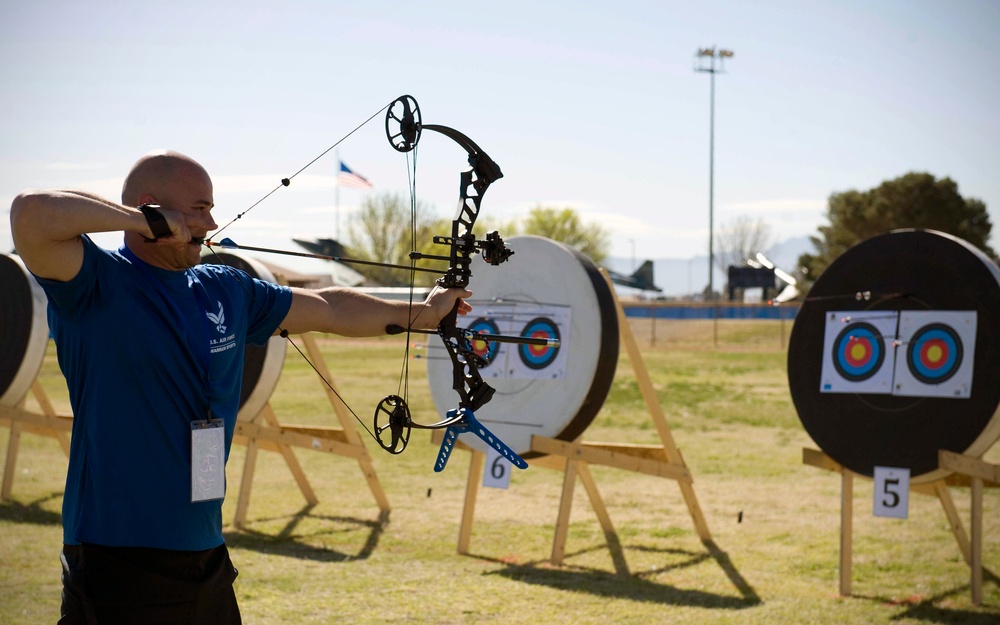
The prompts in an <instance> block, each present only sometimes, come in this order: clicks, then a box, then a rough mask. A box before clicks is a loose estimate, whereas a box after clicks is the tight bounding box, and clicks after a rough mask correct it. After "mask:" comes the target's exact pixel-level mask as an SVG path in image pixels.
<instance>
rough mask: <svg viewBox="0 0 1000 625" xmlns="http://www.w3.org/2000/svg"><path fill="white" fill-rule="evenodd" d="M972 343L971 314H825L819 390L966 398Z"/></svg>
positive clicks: (969, 386)
mask: <svg viewBox="0 0 1000 625" xmlns="http://www.w3.org/2000/svg"><path fill="white" fill-rule="evenodd" d="M975 343H976V312H975V311H953V310H930V311H914V310H904V311H898V312H896V311H831V312H829V313H827V316H826V328H825V336H824V349H823V352H824V359H823V369H822V373H821V378H820V392H821V393H872V394H890V395H899V396H906V397H954V398H964V399H968V398H969V397H971V395H972V374H973V364H972V363H973V360H974V358H975Z"/></svg>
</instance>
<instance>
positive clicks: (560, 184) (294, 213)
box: [0, 0, 1000, 261]
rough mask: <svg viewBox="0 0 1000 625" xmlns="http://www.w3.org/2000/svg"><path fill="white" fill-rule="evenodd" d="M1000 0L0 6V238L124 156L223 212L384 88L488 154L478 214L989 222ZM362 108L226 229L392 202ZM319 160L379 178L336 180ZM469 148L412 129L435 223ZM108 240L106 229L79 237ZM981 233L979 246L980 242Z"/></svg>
mask: <svg viewBox="0 0 1000 625" xmlns="http://www.w3.org/2000/svg"><path fill="white" fill-rule="evenodd" d="M998 30H1000V3H997V2H993V1H990V0H981V1H977V0H954V1H947V2H946V1H943V0H942V1H927V0H906V1H904V0H881V1H879V2H871V1H870V0H863V1H855V0H842V1H840V2H824V1H816V0H803V1H797V2H791V1H789V2H777V1H757V2H736V1H728V0H717V1H715V2H711V3H697V2H690V1H689V2H675V1H673V0H657V1H654V2H645V1H636V0H620V1H618V2H611V3H609V2H591V1H589V0H576V1H574V2H562V1H553V2H539V1H537V0H534V1H521V0H505V1H504V2H440V1H427V2H399V1H396V0H384V1H382V2H377V3H375V2H350V3H348V2H341V1H339V0H316V1H312V0H309V1H297V2H296V1H289V2H273V1H272V2H257V1H256V0H244V1H241V2H238V3H236V2H222V1H216V0H196V1H188V0H172V1H171V2H169V3H156V4H153V3H145V2H125V1H118V2H111V1H88V0H76V1H72V2H71V1H68V0H62V1H51V0H34V1H32V2H14V1H13V0H0V58H2V59H3V62H2V63H0V211H3V212H4V219H3V220H2V221H0V249H3V250H4V251H9V250H10V248H11V247H12V244H11V237H10V226H9V220H8V219H7V217H8V213H9V205H10V202H11V200H12V199H13V198H14V196H15V195H17V193H19V192H20V191H21V190H23V189H25V188H30V187H40V188H75V189H83V190H88V191H92V192H95V193H99V194H101V195H104V196H106V197H109V198H111V199H118V196H119V193H120V189H121V183H122V180H123V177H124V175H125V174H126V172H127V171H128V169H129V167H130V166H131V165H132V163H133V162H134V161H135V160H136V159H137V158H138V157H139V156H141V155H142V154H144V153H146V152H148V151H150V150H153V149H164V148H169V149H174V150H178V151H180V152H183V153H185V154H188V155H190V156H192V157H194V158H195V159H197V160H198V161H199V162H201V163H202V164H203V165H205V167H206V168H207V169H208V170H209V172H210V173H211V175H212V177H213V180H214V182H215V201H216V208H215V212H214V214H215V217H216V220H217V221H219V222H220V224H225V223H227V222H229V221H230V220H231V219H232V218H233V217H235V216H236V215H237V214H238V213H240V212H243V211H245V210H246V209H247V208H249V207H250V206H251V205H253V204H254V202H256V201H257V200H258V199H260V198H261V197H262V196H263V195H264V194H266V193H267V192H268V191H270V190H272V189H274V188H275V186H277V185H278V184H279V181H280V179H281V178H283V177H287V176H289V175H290V174H293V173H295V172H296V171H298V170H299V169H301V168H302V167H303V166H304V165H306V164H307V163H309V162H310V161H311V160H312V159H313V158H315V157H316V156H318V155H319V154H321V153H322V152H323V151H325V150H327V149H328V148H330V147H331V146H332V145H333V144H334V143H336V142H337V141H338V140H340V139H341V138H342V137H344V135H346V134H348V133H349V132H350V131H351V130H352V129H354V128H355V127H356V126H358V125H359V124H360V123H361V122H363V121H365V120H366V119H368V118H369V117H371V116H372V115H374V114H376V113H377V112H378V111H379V110H380V109H381V108H382V107H384V106H386V105H387V104H388V103H389V102H391V101H392V100H394V99H395V98H396V97H398V96H400V95H403V94H409V95H411V96H413V97H414V98H415V99H416V100H417V102H418V103H419V105H420V108H421V113H422V118H423V121H424V123H427V124H441V125H445V126H451V127H453V128H455V129H457V130H459V131H461V132H463V133H465V134H466V135H468V136H469V137H470V138H472V139H473V140H474V141H475V142H476V143H478V144H479V145H480V146H481V147H482V148H483V150H485V151H486V152H487V153H488V154H489V155H490V156H491V157H492V158H493V159H494V160H495V161H496V162H497V163H498V164H499V165H500V167H501V169H502V170H503V172H504V178H503V179H501V180H499V181H497V182H496V183H494V184H493V185H492V186H491V187H490V189H489V191H488V193H487V194H486V196H485V197H484V199H483V203H482V212H481V218H482V219H487V218H493V219H497V220H508V219H511V218H514V217H518V216H521V215H525V214H526V213H527V212H528V211H529V210H530V209H531V208H532V207H534V206H538V205H542V206H547V207H556V208H563V207H571V208H573V209H575V210H576V211H577V212H578V213H579V214H580V215H581V217H583V219H584V220H585V221H587V222H594V221H596V222H598V223H600V224H602V225H604V226H605V228H607V229H608V231H609V232H610V233H611V241H612V244H611V255H612V256H616V257H619V258H633V259H635V258H638V259H640V261H641V259H644V258H654V259H656V258H691V257H694V256H699V255H705V254H707V251H708V239H709V161H710V159H709V144H710V140H709V119H710V109H711V106H710V83H711V75H710V74H708V73H701V72H697V71H695V67H696V65H697V63H696V59H695V53H696V52H697V50H698V49H699V48H705V47H711V46H716V47H717V48H718V49H728V50H732V51H733V53H734V56H733V57H732V58H729V59H727V60H726V64H725V71H724V73H719V74H716V75H715V141H714V204H713V206H714V208H713V217H714V228H715V230H716V232H717V231H718V230H719V229H720V228H724V227H725V226H726V225H727V224H729V223H732V222H733V220H735V219H736V218H738V217H741V216H749V217H752V218H759V219H761V220H763V221H764V222H765V223H767V224H768V225H769V226H770V228H771V231H772V234H773V236H774V238H775V240H776V241H781V240H784V239H788V238H793V237H801V236H806V235H810V234H815V233H816V228H817V227H818V226H820V225H822V224H825V223H826V220H825V218H824V215H825V211H826V207H827V200H828V198H829V196H830V195H831V194H832V193H836V192H842V191H847V190H851V189H857V190H867V189H870V188H873V187H875V186H877V185H878V184H880V183H881V182H883V181H885V180H889V179H893V178H896V177H898V176H901V175H903V174H905V173H907V172H910V171H923V172H929V173H931V174H933V175H935V176H937V177H939V178H941V177H945V176H947V177H950V178H952V179H953V180H954V181H955V182H956V183H957V184H958V187H959V192H960V193H961V194H962V195H963V196H964V197H967V198H969V197H972V198H978V199H980V200H982V201H984V202H985V203H986V205H987V208H988V211H989V214H990V218H991V221H992V222H993V223H994V224H995V225H996V226H997V227H996V231H998V232H1000V175H998V172H1000V104H998V103H1000V80H998V78H1000V38H998V37H997V36H996V33H997V31H998ZM383 119H384V115H382V114H379V115H377V116H376V117H375V118H374V119H373V120H372V121H371V122H369V123H368V124H366V125H364V126H362V127H361V129H360V130H358V131H357V132H355V133H354V134H353V135H351V136H350V137H349V138H347V139H346V140H344V141H343V142H342V143H340V145H339V146H338V147H337V148H336V149H335V150H333V151H331V152H329V153H328V154H327V155H326V156H325V157H323V158H321V159H320V160H318V161H317V162H316V163H314V164H313V165H311V166H310V167H308V168H307V169H305V170H304V171H303V172H302V173H301V174H299V175H298V176H297V177H296V178H295V179H294V180H293V183H292V185H291V186H290V187H288V188H283V189H281V190H279V191H278V192H276V193H275V194H273V195H272V196H270V197H269V198H267V199H266V200H265V201H264V202H261V203H260V204H259V205H257V206H255V207H254V208H253V209H252V210H251V211H250V212H249V213H247V214H246V216H245V217H244V218H243V219H241V220H240V221H239V222H238V223H236V224H234V225H233V226H231V227H230V228H229V229H228V230H227V234H228V235H229V236H230V237H232V238H233V239H234V240H236V241H237V242H238V243H240V244H243V245H264V246H275V247H284V248H291V249H295V246H294V244H293V243H292V242H291V240H290V239H291V238H292V237H303V236H304V237H338V236H339V237H340V238H343V239H346V231H347V227H348V224H349V222H350V216H351V214H352V213H353V211H355V210H356V209H357V207H358V206H359V204H360V203H361V202H362V201H363V200H364V199H365V197H366V194H373V193H386V192H389V193H399V194H403V195H404V196H406V194H407V186H408V182H407V170H408V167H407V162H406V157H405V156H402V155H400V154H398V153H396V152H395V151H394V150H393V149H392V148H391V147H390V146H389V143H388V141H387V140H386V138H385V128H384V121H383ZM338 157H339V158H340V159H342V160H343V161H344V162H345V163H346V164H347V165H348V166H349V167H351V168H352V169H353V170H354V171H356V172H357V173H359V174H361V175H363V176H365V177H366V178H368V179H369V180H371V181H372V182H373V184H374V185H375V186H374V188H373V189H372V190H370V191H360V190H355V189H349V188H344V189H342V190H341V191H340V192H339V195H338V192H337V190H336V172H337V170H338V162H337V159H338ZM466 168H467V167H466V160H465V153H464V152H463V151H462V150H461V149H460V148H459V147H457V146H456V145H455V144H453V143H452V142H451V141H450V140H449V139H447V138H445V137H443V136H440V135H433V134H432V133H424V136H423V138H422V140H421V142H420V146H419V148H418V154H417V163H416V178H415V180H416V194H417V198H418V199H419V200H420V201H422V202H425V203H427V204H429V205H431V206H433V207H434V208H435V209H436V210H437V212H438V214H440V215H441V216H446V217H448V218H451V217H452V216H453V214H454V212H455V207H456V206H457V197H458V195H457V191H458V187H459V184H458V175H459V172H460V171H461V170H462V169H466ZM99 240H100V241H101V242H102V243H103V244H105V245H107V246H109V247H110V246H116V245H117V244H118V242H120V235H105V237H104V238H101V239H99ZM991 243H992V245H993V247H994V248H996V247H997V245H998V244H997V237H996V236H994V237H993V239H992V240H991Z"/></svg>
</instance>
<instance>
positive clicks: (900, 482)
mask: <svg viewBox="0 0 1000 625" xmlns="http://www.w3.org/2000/svg"><path fill="white" fill-rule="evenodd" d="M872 477H873V478H874V480H875V499H874V501H873V506H872V510H873V512H874V515H875V516H884V517H892V518H896V519H905V518H906V516H907V511H908V509H909V506H910V470H909V469H901V468H898V467H875V472H874V473H873V475H872Z"/></svg>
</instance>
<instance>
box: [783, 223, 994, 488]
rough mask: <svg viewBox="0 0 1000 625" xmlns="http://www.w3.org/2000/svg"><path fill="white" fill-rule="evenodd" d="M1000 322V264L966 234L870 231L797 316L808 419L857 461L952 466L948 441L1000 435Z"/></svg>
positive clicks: (961, 445)
mask: <svg viewBox="0 0 1000 625" xmlns="http://www.w3.org/2000/svg"><path fill="white" fill-rule="evenodd" d="M860 294H870V295H867V296H866V295H860ZM859 295H860V296H859ZM998 322H1000V267H998V266H997V264H996V263H994V262H993V261H992V260H991V259H990V258H989V257H988V256H986V255H985V254H983V253H982V252H981V251H980V250H978V249H976V248H975V247H973V246H972V245H970V244H968V243H967V242H965V241H962V240H960V239H957V238H955V237H953V236H950V235H947V234H943V233H940V232H932V231H928V230H897V231H893V232H890V233H886V234H882V235H878V236H875V237H872V238H870V239H867V240H865V241H862V242H860V243H858V244H857V245H855V246H854V247H852V248H850V249H849V250H847V251H846V252H845V253H843V254H842V255H841V256H839V257H838V258H837V259H836V260H834V261H833V262H832V263H831V264H830V266H829V267H828V268H827V269H826V271H824V272H823V274H822V275H820V276H819V277H818V278H817V280H816V283H815V284H814V285H813V287H812V289H810V291H809V293H808V294H807V295H806V297H805V299H804V301H803V303H802V305H801V307H800V308H799V312H798V314H797V315H796V317H795V325H794V326H793V328H792V335H791V338H790V339H789V346H788V386H789V390H790V391H791V395H792V400H793V402H794V403H795V410H796V412H797V413H798V416H799V420H800V421H801V422H802V425H803V427H804V428H805V430H806V431H807V432H808V434H809V436H810V437H812V439H813V441H815V443H816V444H817V445H818V446H819V447H820V449H822V450H823V451H824V452H825V453H826V454H827V455H828V456H830V457H831V458H832V459H833V460H835V461H836V462H838V463H839V464H840V465H841V466H843V467H845V468H847V469H850V470H851V471H853V472H854V473H858V474H861V475H868V476H871V475H873V472H874V468H875V467H897V468H905V469H908V470H909V471H910V474H911V476H912V477H911V481H912V482H913V483H926V482H930V481H933V480H936V479H940V478H943V477H946V476H947V475H948V472H947V471H945V470H943V469H940V468H938V451H939V450H941V449H945V450H948V451H954V452H956V453H961V454H965V455H968V456H972V457H977V456H980V455H981V454H983V453H984V452H985V451H986V450H988V449H989V448H990V447H991V446H992V445H993V444H994V443H995V442H996V441H997V439H998V438H1000V409H998V407H1000V384H998V383H997V380H1000V323H998Z"/></svg>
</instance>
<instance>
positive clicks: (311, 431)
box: [233, 334, 391, 527]
mask: <svg viewBox="0 0 1000 625" xmlns="http://www.w3.org/2000/svg"><path fill="white" fill-rule="evenodd" d="M272 340H275V339H272ZM278 340H281V341H284V339H280V338H279V339H278ZM301 340H302V342H303V343H304V344H305V346H306V351H307V353H308V354H309V360H310V361H311V362H312V364H313V366H315V367H316V369H317V370H318V371H319V372H320V373H321V374H322V375H323V377H325V378H326V379H327V380H329V381H330V385H331V386H332V385H333V378H332V377H331V375H330V371H329V370H328V369H327V366H326V363H325V361H324V359H323V354H322V353H321V352H320V349H319V346H318V345H317V344H316V339H315V338H314V337H313V335H312V334H303V335H301ZM283 353H284V352H283V351H282V354H283ZM317 382H319V383H320V385H321V386H322V388H323V390H324V391H325V393H326V396H327V399H328V400H329V402H330V405H331V406H332V407H333V410H334V413H335V414H336V415H337V420H338V421H339V422H340V427H339V428H337V427H332V426H305V425H291V424H285V423H281V422H280V421H279V420H278V417H277V415H276V414H275V412H274V409H273V408H272V407H271V404H270V402H269V401H268V402H266V403H265V404H264V405H263V407H262V408H260V409H259V411H255V410H244V409H241V410H240V413H239V415H238V416H237V419H236V431H235V435H234V436H233V443H234V444H241V445H245V446H246V448H247V454H246V458H245V460H244V462H243V475H242V477H241V479H240V489H239V495H238V497H237V501H236V514H235V516H234V521H233V522H234V524H235V525H236V526H237V527H242V526H243V525H244V524H245V522H246V516H247V510H248V508H249V506H250V491H251V489H252V487H253V477H254V473H255V471H256V466H257V454H258V452H259V451H260V450H265V451H274V452H277V453H279V454H281V457H282V458H283V459H284V461H285V464H287V465H288V469H289V471H291V473H292V476H293V477H294V478H295V482H296V484H297V485H298V487H299V490H300V491H301V492H302V496H303V497H304V498H305V500H306V502H307V503H308V504H309V505H310V506H314V505H316V504H317V503H319V499H318V498H317V497H316V493H315V491H313V489H312V486H311V485H310V484H309V480H308V478H307V477H306V474H305V471H303V470H302V466H301V465H300V464H299V461H298V459H297V458H296V456H295V453H294V451H293V450H292V447H299V448H303V449H312V450H315V451H323V452H327V453H332V454H336V455H338V456H346V457H348V458H354V459H355V460H357V462H358V466H359V467H360V469H361V472H362V474H363V475H364V476H365V481H366V482H367V483H368V488H369V489H370V490H371V492H372V496H373V497H374V498H375V502H376V504H378V507H379V511H380V512H379V518H380V519H382V520H384V519H385V518H387V517H388V514H389V511H390V509H391V507H390V505H389V499H388V498H387V497H386V495H385V491H384V490H382V485H381V483H380V482H379V479H378V475H377V474H376V473H375V467H374V466H373V464H372V458H371V456H370V455H369V454H368V451H367V450H366V449H365V446H364V443H363V441H362V440H361V436H360V435H359V434H358V431H357V429H356V428H355V427H354V419H353V418H351V416H350V413H349V412H348V409H347V407H346V406H345V405H344V403H343V401H342V400H341V399H340V398H339V397H338V396H337V395H336V394H335V393H334V392H333V391H332V390H331V389H330V388H329V387H327V385H326V384H325V383H323V382H322V381H321V380H317Z"/></svg>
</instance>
